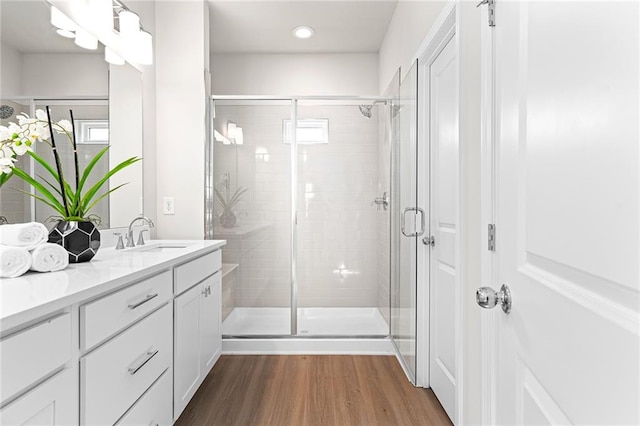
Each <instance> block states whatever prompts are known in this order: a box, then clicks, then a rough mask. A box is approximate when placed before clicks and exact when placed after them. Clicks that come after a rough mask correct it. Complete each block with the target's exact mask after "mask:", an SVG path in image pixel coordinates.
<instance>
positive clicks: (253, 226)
mask: <svg viewBox="0 0 640 426" xmlns="http://www.w3.org/2000/svg"><path fill="white" fill-rule="evenodd" d="M270 226H271V222H242V223H240V224H239V225H237V226H234V227H233V228H222V227H218V226H216V227H214V228H213V235H214V236H215V238H218V239H225V238H233V237H245V236H247V235H250V234H253V233H255V232H258V231H261V230H263V229H266V228H269V227H270Z"/></svg>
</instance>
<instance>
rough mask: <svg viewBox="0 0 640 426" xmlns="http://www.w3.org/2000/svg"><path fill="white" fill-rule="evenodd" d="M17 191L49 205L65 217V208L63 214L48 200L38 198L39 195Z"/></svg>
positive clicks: (17, 189)
mask: <svg viewBox="0 0 640 426" xmlns="http://www.w3.org/2000/svg"><path fill="white" fill-rule="evenodd" d="M15 189H16V191H18V192H22V193H23V194H26V195H28V196H30V197H33V198H35V199H36V200H39V201H42V202H43V203H45V204H46V205H48V206H49V207H51V208H52V209H54V210H55V211H56V212H58V213H60V214H62V216H64V214H63V213H64V208H63V211H62V212H61V211H60V210H58V208H57V207H56V206H54V205H53V204H51V203H50V202H48V201H47V200H46V199H44V198H43V197H40V196H38V195H37V194H33V193H31V192H29V191H23V190H22V189H19V188H15Z"/></svg>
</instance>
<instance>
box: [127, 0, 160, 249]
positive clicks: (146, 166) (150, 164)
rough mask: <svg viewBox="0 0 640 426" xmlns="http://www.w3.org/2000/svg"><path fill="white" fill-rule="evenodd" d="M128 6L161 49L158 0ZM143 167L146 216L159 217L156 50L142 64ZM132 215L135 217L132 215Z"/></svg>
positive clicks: (153, 232)
mask: <svg viewBox="0 0 640 426" xmlns="http://www.w3.org/2000/svg"><path fill="white" fill-rule="evenodd" d="M127 6H128V7H129V8H130V9H131V10H134V11H135V12H136V13H137V14H138V15H140V22H142V24H143V25H144V28H145V30H147V31H149V32H150V33H151V34H153V35H154V40H153V46H154V50H155V49H157V39H156V38H155V34H156V30H155V28H156V8H155V2H152V1H148V0H129V1H127ZM140 68H141V72H142V116H143V119H142V121H143V125H142V141H143V142H142V170H143V174H144V178H143V185H144V190H143V197H144V209H143V212H144V214H145V216H147V217H149V218H151V220H153V221H157V218H158V208H157V206H158V197H157V191H158V188H157V182H156V173H157V166H156V161H155V160H156V155H157V147H156V65H155V52H154V63H153V64H152V65H146V66H145V65H142V66H141V67H140ZM130 219H131V218H130ZM149 231H150V233H151V237H152V238H157V237H156V234H157V228H153V229H150V230H149Z"/></svg>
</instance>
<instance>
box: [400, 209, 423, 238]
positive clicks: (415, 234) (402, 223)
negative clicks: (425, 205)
mask: <svg viewBox="0 0 640 426" xmlns="http://www.w3.org/2000/svg"><path fill="white" fill-rule="evenodd" d="M407 212H416V213H420V230H417V229H416V231H415V232H412V233H409V234H407V232H406V229H405V223H406V221H405V216H406V214H407ZM400 231H402V235H404V236H405V237H419V236H420V235H422V234H424V210H422V209H421V208H420V207H407V208H405V209H404V210H402V214H401V215H400Z"/></svg>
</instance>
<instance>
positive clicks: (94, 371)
mask: <svg viewBox="0 0 640 426" xmlns="http://www.w3.org/2000/svg"><path fill="white" fill-rule="evenodd" d="M171 314H172V309H171V305H170V304H167V305H165V306H164V307H162V308H160V309H159V310H158V311H156V312H154V313H153V314H151V315H149V317H147V318H145V319H143V320H142V321H140V322H139V323H137V324H135V325H134V326H133V327H131V328H129V329H127V330H125V331H124V332H122V334H120V335H118V336H117V337H116V338H114V339H113V340H111V341H110V342H108V343H106V344H105V345H103V346H101V347H99V348H98V349H96V350H95V351H93V352H91V353H90V354H89V355H87V356H85V357H84V358H82V359H81V360H80V386H81V388H80V404H81V405H80V415H81V424H89V425H93V424H113V423H115V422H116V420H118V419H119V418H120V417H121V416H122V415H123V414H124V413H125V412H126V411H127V410H128V409H129V407H131V406H132V405H133V403H134V402H135V401H136V400H137V399H138V398H139V397H140V395H142V394H143V393H144V392H145V391H146V390H147V389H149V387H150V386H151V384H152V383H153V382H155V381H156V379H157V378H158V377H160V375H161V374H162V373H163V372H164V371H165V370H166V369H167V368H169V366H170V365H171V357H172V338H173V327H172V315H171Z"/></svg>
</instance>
